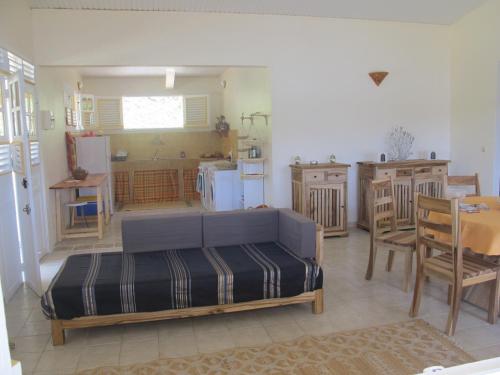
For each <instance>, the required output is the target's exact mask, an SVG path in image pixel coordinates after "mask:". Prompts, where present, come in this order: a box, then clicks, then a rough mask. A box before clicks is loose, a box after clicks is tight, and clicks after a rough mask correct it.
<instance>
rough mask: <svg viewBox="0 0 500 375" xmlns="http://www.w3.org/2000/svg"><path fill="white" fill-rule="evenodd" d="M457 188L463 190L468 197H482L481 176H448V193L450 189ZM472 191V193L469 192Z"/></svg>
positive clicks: (446, 181) (446, 180)
mask: <svg viewBox="0 0 500 375" xmlns="http://www.w3.org/2000/svg"><path fill="white" fill-rule="evenodd" d="M450 186H452V187H457V188H462V189H463V191H464V192H465V195H466V196H469V197H470V196H480V195H481V188H480V186H479V174H477V173H476V174H475V175H473V176H446V177H445V189H446V190H445V191H446V193H448V188H449V187H450ZM468 190H469V191H470V190H472V191H473V192H472V193H468V192H467V191H468Z"/></svg>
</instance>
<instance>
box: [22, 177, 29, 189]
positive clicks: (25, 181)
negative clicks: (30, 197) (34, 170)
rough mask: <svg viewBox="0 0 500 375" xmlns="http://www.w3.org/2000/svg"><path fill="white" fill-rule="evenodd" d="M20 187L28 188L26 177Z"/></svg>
mask: <svg viewBox="0 0 500 375" xmlns="http://www.w3.org/2000/svg"><path fill="white" fill-rule="evenodd" d="M21 185H23V188H25V189H27V188H28V179H27V178H26V177H24V178H23V181H22V182H21Z"/></svg>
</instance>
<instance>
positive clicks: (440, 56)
mask: <svg viewBox="0 0 500 375" xmlns="http://www.w3.org/2000/svg"><path fill="white" fill-rule="evenodd" d="M33 22H34V24H33V28H34V38H35V40H34V45H35V56H36V61H37V63H38V64H42V65H75V64H76V65H160V66H161V65H174V66H175V65H229V66H267V67H269V68H270V73H271V92H272V105H273V134H272V142H273V162H272V173H273V181H274V182H273V194H272V195H273V203H274V204H275V205H276V206H290V204H291V186H290V171H289V167H288V164H289V162H290V160H291V158H292V156H293V155H296V154H300V155H302V157H303V158H304V159H305V160H309V159H319V160H326V158H327V157H328V155H329V154H331V153H335V154H336V155H337V159H338V160H339V161H343V162H350V163H353V168H352V169H351V177H350V183H351V185H350V213H351V217H350V220H351V221H353V220H355V214H354V213H355V210H356V204H355V200H356V194H355V191H356V187H355V181H356V179H355V175H356V168H355V164H354V163H355V162H356V161H359V160H366V159H373V158H375V156H376V155H377V154H378V152H379V151H381V150H383V149H384V138H385V133H386V132H387V131H388V130H389V129H390V128H391V127H393V126H397V125H404V126H406V127H407V128H408V129H409V130H410V131H412V132H413V133H414V134H415V136H416V139H417V141H416V147H415V148H416V150H426V151H429V150H435V151H437V153H438V155H439V156H440V157H443V158H447V157H449V152H450V147H449V131H450V127H449V121H450V109H449V107H450V92H449V90H450V88H449V86H450V82H449V65H450V48H449V45H450V41H449V28H448V27H445V26H432V25H422V24H404V23H395V22H394V23H391V22H376V21H359V20H341V19H322V18H308V17H285V16H254V15H227V14H225V15H223V14H200V13H168V12H99V11H65V10H56V11H51V10H35V11H33ZM186 25H189V27H186ZM380 69H384V70H388V71H389V72H390V75H389V76H388V78H386V80H385V81H384V83H383V84H382V86H380V87H378V88H377V87H375V85H374V84H373V82H372V81H371V80H370V78H369V77H368V72H370V71H373V70H380Z"/></svg>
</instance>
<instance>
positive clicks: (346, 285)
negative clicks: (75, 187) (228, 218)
mask: <svg viewBox="0 0 500 375" xmlns="http://www.w3.org/2000/svg"><path fill="white" fill-rule="evenodd" d="M129 214H130V213H127V215H129ZM133 214H135V213H133ZM121 217H122V214H120V213H119V214H116V215H114V217H113V220H112V223H111V225H110V226H109V228H108V230H107V232H106V236H105V238H104V239H103V240H100V241H97V242H96V241H95V240H94V241H92V240H79V241H71V242H70V241H67V242H63V243H61V244H60V245H58V247H57V250H56V251H54V252H53V253H52V254H50V255H48V256H46V257H45V258H44V259H43V262H42V277H43V281H44V286H46V285H48V283H49V282H50V279H51V277H52V276H53V275H54V273H55V272H56V271H57V269H58V267H59V266H60V264H61V262H62V261H63V259H64V258H65V257H67V256H68V255H70V254H76V253H81V252H88V251H117V250H120V249H121V248H120V246H121V240H120V219H121ZM367 260H368V234H367V233H366V232H364V231H361V230H358V229H352V230H351V232H350V236H349V237H347V238H336V239H335V238H334V239H326V240H325V261H324V265H323V269H324V273H325V283H324V288H325V312H324V313H323V314H321V315H313V314H312V313H311V305H310V304H306V305H295V306H288V307H281V308H274V309H267V310H261V311H255V312H243V313H235V314H226V315H219V316H211V317H200V318H195V319H182V320H173V321H164V322H156V323H147V324H136V325H129V326H125V327H105V328H94V329H82V330H72V331H69V333H68V334H67V343H66V345H64V346H61V347H53V346H52V344H51V340H50V336H49V333H50V324H49V322H48V321H47V320H45V319H44V317H43V315H42V313H41V311H40V304H39V298H38V297H37V296H35V295H34V294H33V293H32V292H30V291H29V290H27V289H22V290H20V291H19V292H18V293H17V294H16V296H15V297H14V298H13V299H12V301H10V302H9V303H8V304H7V307H6V314H7V326H8V330H9V335H10V337H11V341H13V342H14V343H15V345H16V347H15V349H14V350H13V351H12V357H13V358H15V359H18V360H20V361H21V362H22V366H23V369H24V372H23V373H24V374H36V375H57V374H73V373H74V372H75V371H77V370H81V369H86V368H92V367H97V366H105V365H118V364H123V365H126V364H131V363H140V362H146V361H150V360H154V359H156V358H159V357H176V356H188V355H192V354H196V353H206V352H213V351H219V350H222V349H226V348H232V347H235V346H252V345H260V344H266V343H270V342H276V341H281V340H290V339H293V338H295V337H298V336H301V335H304V334H311V335H321V334H326V333H329V332H334V331H341V330H351V329H355V328H363V327H367V326H376V325H381V324H386V323H392V322H398V321H404V320H408V319H409V317H408V310H409V307H410V301H411V297H412V293H408V294H405V293H403V292H402V291H401V289H400V285H401V280H402V272H401V271H402V269H403V267H402V259H399V258H398V257H397V256H396V261H395V264H394V268H393V272H392V273H387V272H385V270H384V265H385V260H386V257H385V254H384V252H380V256H379V258H378V260H377V264H376V269H375V275H374V279H373V280H372V281H365V279H364V274H365V267H366V263H367ZM446 291H447V288H446V286H445V285H444V284H443V283H440V282H438V281H432V280H431V281H430V282H428V283H426V285H425V295H424V297H423V299H422V306H421V313H420V318H422V319H425V320H426V321H427V322H429V323H430V324H432V325H435V326H436V327H438V328H439V329H441V330H442V329H444V326H445V322H446V318H447V314H448V305H447V304H446ZM453 340H455V341H456V342H457V344H458V345H460V346H461V347H463V348H464V349H465V350H466V351H468V352H469V353H471V354H472V355H473V356H475V357H476V358H477V359H483V358H489V357H494V356H500V324H496V325H495V326H492V325H489V324H488V323H487V322H486V312H484V311H482V310H480V309H478V308H476V307H474V306H472V305H469V304H466V303H464V304H463V305H462V309H461V311H460V317H459V323H458V328H457V332H456V335H455V337H454V338H453Z"/></svg>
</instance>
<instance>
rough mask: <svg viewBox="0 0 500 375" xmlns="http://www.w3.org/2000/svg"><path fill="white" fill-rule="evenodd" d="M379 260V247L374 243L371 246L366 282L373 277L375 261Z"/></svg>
mask: <svg viewBox="0 0 500 375" xmlns="http://www.w3.org/2000/svg"><path fill="white" fill-rule="evenodd" d="M376 258H377V246H376V245H375V244H374V243H373V242H372V243H371V244H370V258H369V259H368V267H367V268H366V276H365V279H366V280H371V279H372V276H373V268H374V267H375V259H376Z"/></svg>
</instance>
